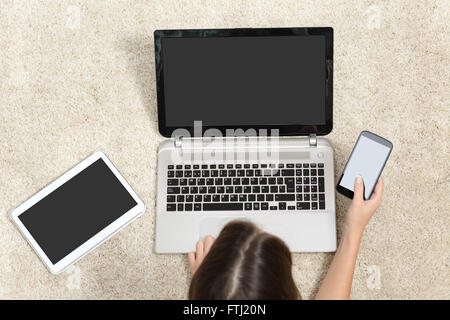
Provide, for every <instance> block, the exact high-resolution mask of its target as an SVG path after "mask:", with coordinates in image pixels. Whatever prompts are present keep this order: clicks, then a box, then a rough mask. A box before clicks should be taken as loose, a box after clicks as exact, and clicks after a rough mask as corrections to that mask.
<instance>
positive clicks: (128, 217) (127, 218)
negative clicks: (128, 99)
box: [11, 151, 145, 274]
mask: <svg viewBox="0 0 450 320" xmlns="http://www.w3.org/2000/svg"><path fill="white" fill-rule="evenodd" d="M100 158H101V159H103V161H104V162H105V163H106V165H107V166H108V168H109V169H110V170H111V171H112V172H113V173H114V175H115V176H116V178H117V179H118V180H119V181H120V182H121V183H122V185H123V186H124V187H125V189H126V190H127V191H128V193H129V194H130V195H131V196H132V197H133V199H134V200H135V201H136V203H137V204H136V205H135V206H134V207H133V208H132V209H130V210H129V211H127V212H126V213H125V214H123V215H121V216H120V217H119V218H118V219H117V220H115V221H114V222H112V223H111V224H109V225H108V226H107V227H105V228H104V229H102V230H101V231H100V232H98V233H97V234H96V235H94V236H93V237H92V238H90V239H89V240H87V241H86V242H85V243H83V244H82V245H81V246H79V247H78V248H76V249H75V250H74V251H72V252H71V253H69V254H68V255H67V256H65V257H64V258H63V259H61V260H59V261H58V262H57V263H55V264H54V263H52V262H51V261H50V259H49V258H48V257H47V255H46V254H45V252H44V251H43V250H42V249H41V247H40V246H39V244H38V243H37V242H36V240H35V239H34V238H33V236H32V235H31V234H30V232H29V231H28V230H27V228H26V227H25V226H24V225H23V223H22V222H21V221H20V219H19V216H20V215H21V214H22V213H23V212H25V211H26V210H28V209H29V208H30V207H31V206H33V205H34V204H36V203H37V202H39V201H40V200H41V199H43V198H44V197H46V196H47V195H48V194H50V193H51V192H53V191H54V190H55V189H57V188H58V187H60V186H61V185H63V184H64V183H65V182H67V181H68V180H70V179H71V178H72V177H74V176H75V175H76V174H78V173H80V172H81V171H83V170H84V169H86V168H87V167H88V166H90V165H91V164H92V163H94V162H95V161H97V160H98V159H100ZM144 211H145V205H144V203H143V202H142V200H141V199H140V198H139V196H138V195H137V194H136V193H135V192H134V191H133V189H132V188H131V186H130V185H129V184H128V183H127V181H126V180H125V178H124V177H123V176H122V175H121V174H120V173H119V171H118V170H117V169H116V167H114V165H113V164H112V163H111V161H110V160H109V159H108V158H107V157H106V155H105V154H104V153H103V152H102V151H97V152H95V153H93V154H92V155H90V156H89V157H88V158H87V159H85V160H83V161H82V162H81V163H79V164H78V165H76V166H75V167H73V168H72V169H70V170H69V171H67V172H66V173H65V174H63V175H62V176H61V177H59V178H58V179H56V180H55V181H53V182H52V183H50V184H49V185H48V186H46V187H45V188H43V189H42V190H40V191H39V192H37V193H36V194H35V195H33V196H32V197H31V198H29V199H28V200H26V201H25V202H24V203H22V204H21V205H20V206H18V207H17V208H15V209H13V210H12V211H11V219H12V220H13V222H14V223H15V224H16V225H17V227H18V228H19V230H20V231H21V232H22V234H23V236H24V237H25V239H26V240H27V241H28V243H29V244H30V245H31V247H32V248H33V249H34V250H35V251H36V253H37V254H38V256H39V257H40V258H41V260H42V261H43V262H44V264H45V265H46V266H47V268H48V269H49V270H50V272H51V273H53V274H58V273H60V272H61V271H63V270H64V269H65V268H67V267H68V266H70V265H71V264H73V263H75V262H76V261H77V260H78V259H80V258H81V257H83V256H84V255H86V254H87V253H88V252H90V251H91V250H93V249H94V248H95V247H97V246H98V245H100V244H101V243H102V242H104V241H105V240H107V239H109V238H110V237H111V236H112V235H113V234H115V233H116V232H118V231H119V230H120V229H122V228H123V227H125V226H126V225H128V224H129V223H130V222H131V221H133V220H134V219H136V218H137V217H139V216H140V215H141V214H142V213H143V212H144Z"/></svg>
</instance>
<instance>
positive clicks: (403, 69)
mask: <svg viewBox="0 0 450 320" xmlns="http://www.w3.org/2000/svg"><path fill="white" fill-rule="evenodd" d="M448 21H450V20H449V2H448V1H444V0H443V1H410V0H405V1H390V2H388V1H356V0H355V1H345V2H344V1H317V0H314V1H269V0H267V1H256V0H253V1H230V0H228V1H206V0H203V1H175V0H170V1H169V0H165V1H112V0H109V1H106V0H104V1H94V0H92V1H76V0H73V1H69V0H62V1H46V2H45V4H44V2H42V1H37V0H23V1H12V0H2V1H1V3H0V29H1V30H2V33H1V35H0V48H1V49H0V190H1V192H0V243H1V245H0V270H1V271H0V298H6V299H15V298H44V299H48V298H69V299H72V298H83V299H86V298H100V299H110V298H126V299H135V298H137V299H141V298H147V299H183V298H185V297H186V292H187V288H188V284H189V280H190V276H189V270H188V265H187V260H186V257H185V256H184V255H156V254H154V253H153V247H154V234H155V232H154V230H155V223H154V222H155V188H156V182H155V181H156V180H155V176H156V173H155V168H156V150H157V146H158V143H159V142H160V141H162V138H161V137H160V136H159V134H158V132H157V129H156V128H157V127H156V125H157V116H156V93H155V66H154V54H153V31H154V30H155V29H158V28H161V29H162V28H236V27H283V26H286V27H287V26H332V27H333V28H334V32H335V33H334V36H335V42H334V48H335V55H334V66H335V73H334V81H335V82H334V83H335V86H334V90H335V91H334V92H335V95H334V129H333V132H332V134H330V135H329V138H330V139H331V141H332V142H333V144H334V147H335V164H336V177H337V175H338V174H340V173H341V171H342V169H343V166H344V164H345V161H346V159H347V157H348V155H349V152H350V151H351V148H352V146H353V144H354V142H355V139H356V137H357V135H358V134H359V132H360V131H361V130H364V129H367V130H371V131H373V132H376V133H379V134H381V135H383V136H385V137H387V138H388V139H390V140H391V141H392V142H393V144H394V151H393V154H392V156H391V159H390V160H389V162H388V165H387V167H386V169H385V171H384V178H385V180H386V188H385V197H384V201H383V204H382V206H381V208H380V209H379V210H378V212H377V213H376V215H375V217H374V218H373V220H372V221H371V222H370V225H369V226H368V228H367V230H366V232H365V234H364V238H363V241H362V244H361V250H360V255H359V258H358V262H357V266H356V272H355V278H354V282H353V292H352V298H354V299H413V298H425V299H433V298H444V299H449V298H450V272H449V260H450V259H449V247H450V246H449V245H450V237H449V230H450V228H449V227H450V221H449V213H450V210H449V209H450V208H449V195H448V191H449V165H448V159H449V152H448V145H447V141H448V138H449V106H448V103H449V100H450V99H449V98H450V95H449V77H450V70H449V48H450V41H449V40H450V39H449V34H450V32H449V31H450V30H449V25H450V24H449V22H448ZM98 149H102V150H104V151H105V152H106V154H107V155H108V156H109V157H110V158H111V160H112V161H113V162H114V164H115V165H116V166H117V167H118V168H119V170H120V171H121V172H122V174H123V175H124V176H125V177H126V179H127V180H128V181H129V182H130V184H131V185H132V186H133V187H134V189H135V190H136V191H137V192H138V194H139V195H140V196H141V198H142V199H143V200H144V202H145V203H146V204H147V208H148V209H147V211H146V212H145V214H144V216H142V217H141V218H139V219H138V220H137V221H135V222H134V223H133V224H132V225H130V226H128V227H127V228H125V229H124V230H122V231H121V232H120V233H119V234H117V235H116V236H114V237H113V238H112V239H111V240H109V241H107V242H106V243H105V244H103V245H102V246H101V247H99V248H98V249H96V250H95V251H94V252H92V253H91V254H89V255H88V256H86V257H84V258H83V259H82V260H80V261H79V262H78V263H77V264H75V265H74V266H73V267H71V268H70V269H69V270H68V271H67V272H65V273H63V274H61V275H59V276H54V275H52V274H50V273H49V272H48V271H47V269H46V268H45V267H44V265H43V264H42V263H41V262H40V260H39V259H38V257H37V256H36V255H35V253H34V252H33V251H32V249H31V248H30V247H29V246H28V244H27V243H26V241H25V240H24V239H23V238H22V237H21V235H20V234H19V232H18V231H17V230H16V228H15V227H14V225H13V224H12V223H11V221H10V220H9V218H8V217H9V214H8V212H9V211H10V210H11V209H12V208H14V207H15V206H17V205H19V204H20V203H21V202H22V201H24V200H26V199H27V198H28V197H29V196H31V195H32V194H33V193H35V192H36V191H38V190H39V189H40V188H42V187H44V186H45V185H47V184H48V183H49V182H51V181H52V180H53V179H55V178H57V177H58V176H59V175H60V174H62V173H63V172H65V171H66V170H67V169H69V168H70V167H72V166H73V165H74V164H76V163H77V162H78V161H80V160H82V159H83V158H85V157H86V156H88V155H89V154H90V153H92V152H93V151H95V150H98ZM348 205H349V201H348V200H347V199H344V198H343V197H342V196H340V195H337V215H338V235H339V236H340V231H341V227H342V218H343V216H344V214H345V211H346V208H347V207H348ZM331 259H332V254H295V255H294V264H295V266H294V270H293V272H294V276H295V280H296V282H297V284H298V287H299V288H300V291H301V293H302V295H303V297H304V298H311V297H313V296H314V294H315V292H316V291H317V289H318V286H319V284H320V282H321V280H322V279H323V277H324V275H325V273H326V271H327V268H328V266H329V264H330V261H331Z"/></svg>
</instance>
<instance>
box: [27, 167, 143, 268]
mask: <svg viewBox="0 0 450 320" xmlns="http://www.w3.org/2000/svg"><path fill="white" fill-rule="evenodd" d="M136 204H137V203H136V201H135V200H134V199H133V198H132V196H131V195H130V194H129V193H128V191H127V190H126V189H125V187H124V186H123V185H122V183H121V182H120V181H119V180H118V179H117V178H116V176H115V175H114V174H113V173H112V171H111V170H110V169H109V168H108V166H107V165H106V164H105V162H104V161H103V160H102V159H99V160H97V161H95V162H94V163H92V164H91V165H90V166H89V167H87V168H86V169H84V170H83V171H81V172H80V173H78V174H77V175H75V176H74V177H73V178H72V179H70V180H69V181H67V182H66V183H64V184H63V185H61V186H60V187H58V188H57V189H56V190H54V191H53V192H52V193H50V194H49V195H47V196H46V197H45V198H43V199H42V200H41V201H39V202H38V203H36V204H35V205H33V206H32V207H31V208H29V209H28V210H26V211H25V212H23V213H22V214H21V215H19V219H20V221H21V222H22V223H23V224H24V226H25V227H26V228H27V229H28V231H29V232H30V233H31V235H32V236H33V238H34V239H35V240H36V242H37V243H38V244H39V246H40V247H41V249H42V250H43V251H44V252H45V254H46V255H47V256H48V258H49V259H50V261H51V262H52V263H53V264H55V263H57V262H58V261H59V260H61V259H62V258H64V257H65V256H67V255H68V254H69V253H71V252H72V251H73V250H75V249H76V248H78V247H79V246H80V245H82V244H83V243H84V242H86V241H87V240H89V239H90V238H92V237H93V236H94V235H96V234H97V233H98V232H99V231H101V230H102V229H104V228H105V227H107V226H108V225H109V224H111V223H112V222H114V221H115V220H117V218H119V217H120V216H122V215H123V214H125V213H126V212H127V211H128V210H130V209H131V208H133V207H134V206H136Z"/></svg>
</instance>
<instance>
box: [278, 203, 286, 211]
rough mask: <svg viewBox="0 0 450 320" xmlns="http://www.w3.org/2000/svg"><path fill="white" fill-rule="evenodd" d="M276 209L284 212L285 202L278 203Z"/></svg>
mask: <svg viewBox="0 0 450 320" xmlns="http://www.w3.org/2000/svg"><path fill="white" fill-rule="evenodd" d="M278 208H279V209H280V210H286V202H280V203H278Z"/></svg>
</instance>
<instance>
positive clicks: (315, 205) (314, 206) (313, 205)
mask: <svg viewBox="0 0 450 320" xmlns="http://www.w3.org/2000/svg"><path fill="white" fill-rule="evenodd" d="M311 209H313V210H317V202H311Z"/></svg>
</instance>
